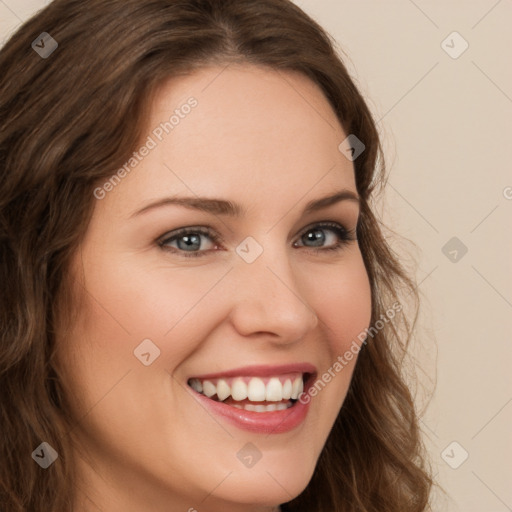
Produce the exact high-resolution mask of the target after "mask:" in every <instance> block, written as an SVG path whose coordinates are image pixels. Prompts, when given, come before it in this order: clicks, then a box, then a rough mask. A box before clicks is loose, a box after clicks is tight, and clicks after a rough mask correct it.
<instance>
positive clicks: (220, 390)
mask: <svg viewBox="0 0 512 512" xmlns="http://www.w3.org/2000/svg"><path fill="white" fill-rule="evenodd" d="M229 395H231V388H230V387H229V386H228V383H227V382H226V381H225V380H224V379H220V380H219V381H218V382H217V397H218V399H219V400H220V401H221V402H222V401H223V400H226V398H227V397H228V396H229Z"/></svg>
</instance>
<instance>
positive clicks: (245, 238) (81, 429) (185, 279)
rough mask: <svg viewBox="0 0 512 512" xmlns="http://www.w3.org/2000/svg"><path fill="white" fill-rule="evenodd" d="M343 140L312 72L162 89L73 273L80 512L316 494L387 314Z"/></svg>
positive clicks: (65, 359)
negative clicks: (364, 343) (362, 358)
mask: <svg viewBox="0 0 512 512" xmlns="http://www.w3.org/2000/svg"><path fill="white" fill-rule="evenodd" d="M185 105H188V106H185ZM171 116H173V117H171ZM134 122H135V120H134ZM166 122H167V124H165V123H166ZM347 135H348V134H347V133H344V132H343V130H342V128H341V127H340V125H339V123H338V121H337V118H336V116H335V114H334V112H333V111H332V110H331V108H330V106H329V104H328V102H327V100H326V99H325V98H324V96H323V94H322V92H321V91H320V89H319V88H318V87H317V86H315V85H314V84H313V83H312V82H310V81H309V80H308V79H307V78H305V77H303V76H302V75H297V74H292V73H283V72H277V71H272V70H267V69H263V68H259V67H254V66H249V65H247V66H235V65H230V66H228V67H227V68H223V67H210V68H204V69H202V70H200V71H196V72H194V73H192V74H190V75H188V76H183V77H180V78H175V79H173V80H171V81H169V82H168V83H166V84H164V86H163V87H162V89H161V90H160V91H159V94H158V95H157V96H156V97H155V101H154V103H153V108H152V114H151V119H150V125H149V127H148V130H147V132H146V136H145V137H144V139H143V140H142V142H141V145H140V146H141V149H140V151H138V155H137V156H134V160H133V161H131V164H135V161H136V162H137V165H136V166H134V167H133V168H132V167H131V165H130V163H128V165H127V166H126V168H125V169H124V172H122V171H120V172H119V173H118V175H117V178H116V179H112V180H111V182H110V185H109V184H107V185H105V182H103V183H100V184H99V187H100V188H99V189H96V191H95V195H96V197H97V198H98V199H97V200H96V204H95V210H94V214H93V218H92V221H91V223H90V226H89V228H88V231H87V234H86V237H85V239H84V241H83V243H82V245H81V247H80V249H79V250H78V251H77V253H76V257H75V259H74V260H73V266H72V271H73V276H74V278H75V284H76V283H81V284H80V285H79V286H78V289H79V290H81V292H82V294H83V296H84V299H85V304H84V307H83V309H81V310H80V311H79V320H78V321H77V322H76V323H75V324H74V326H73V329H72V330H71V331H69V332H68V333H66V334H63V335H62V336H61V339H60V340H59V357H60V361H61V363H62V365H63V371H65V372H66V375H67V378H68V386H69V392H70V396H71V397H73V403H74V406H73V407H74V410H73V411H71V412H72V414H73V416H74V418H75V424H76V427H75V429H74V430H73V431H72V433H73V436H74V437H75V438H76V439H77V440H78V441H79V444H80V452H81V455H80V466H79V469H80V472H81V475H82V483H81V485H80V489H81V490H82V493H81V494H80V495H81V497H82V498H81V499H82V501H81V502H80V505H79V508H78V509H77V510H89V508H90V509H91V510H97V509H96V508H95V506H96V507H99V509H101V510H111V511H117V510H123V511H132V510H133V511H135V510H137V511H140V510H155V511H157V510H162V511H166V512H167V511H175V510H176V511H187V510H191V511H192V510H197V511H199V512H201V511H206V510H207V511H223V512H228V511H232V510H233V511H235V510H236V511H241V510H251V511H256V510H258V511H259V510H266V509H267V507H270V506H272V505H276V504H278V503H284V502H286V501H289V500H291V499H292V498H293V497H295V496H297V495H298V494H299V493H300V492H301V491H302V490H303V489H304V488H305V486H306V485H307V483H308V482H309V480H310V478H311V476H312V474H313V470H314V468H315V464H316V462H317V459H318V457H319V455H320V452H321V450H322V447H323V445H324V443H325V441H326V439H327V436H328V434H329V431H330V429H331V427H332V425H333V423H334V420H335V418H336V416H337V414H338V412H339V410H340V408H341V405H342V403H343V400H344V398H345V396H346V393H347V389H348V387H349V383H350V379H351V376H352V373H353V369H354V365H355V361H356V357H354V358H352V359H351V360H350V361H348V360H346V359H345V358H344V359H343V360H344V361H345V363H346V364H343V365H340V364H338V365H336V364H335V363H336V362H337V361H338V362H339V359H338V356H341V357H343V355H344V353H345V352H346V351H348V350H349V349H350V347H351V346H352V347H354V340H355V341H356V342H357V344H358V345H359V344H360V342H359V341H357V336H358V335H359V334H360V333H361V331H363V330H364V329H365V328H366V327H368V325H369V322H370V314H371V307H370V304H371V300H370V287H369V281H368V276H367V273H366V270H365V267H364V264H363V260H362V256H361V252H360V249H359V246H358V243H357V241H356V240H353V239H352V238H353V237H354V236H355V233H354V231H355V228H356V225H357V220H358V214H359V204H358V201H357V191H356V186H355V179H354V169H353V164H352V162H351V161H350V160H349V159H348V158H347V157H346V156H345V155H344V154H342V153H341V152H340V150H339V149H338V146H339V145H340V143H341V142H342V141H343V140H344V139H345V138H346V137H347ZM148 137H149V138H148ZM143 145H144V147H145V148H146V149H142V146H143ZM138 149H139V148H138ZM352 352H356V351H354V350H352ZM340 366H342V368H341V369H340ZM325 372H328V373H329V375H330V378H328V377H329V375H328V376H327V377H325V378H324V379H322V375H323V374H324V373H325ZM306 379H307V381H306V383H305V386H306V387H308V386H310V385H312V384H314V383H315V381H316V382H317V381H318V380H323V383H322V384H323V385H317V388H318V389H319V391H318V393H317V394H316V396H313V397H311V398H310V400H309V403H307V404H306V405H304V404H303V403H301V402H302V401H303V402H307V401H308V400H302V401H290V396H291V397H293V396H295V397H297V393H299V392H300V389H301V386H302V385H303V380H306ZM326 381H328V382H326ZM194 388H195V389H194ZM201 389H202V392H200V391H201ZM212 393H213V394H212ZM206 395H211V396H210V398H208V397H207V396H206ZM247 395H248V397H247ZM226 397H227V398H226ZM221 399H224V403H221V402H220V400H221ZM290 405H291V407H290ZM268 406H270V407H268ZM85 495H86V496H87V497H86V496H85ZM92 503H94V504H95V505H94V506H93V505H92ZM88 507H89V508H88Z"/></svg>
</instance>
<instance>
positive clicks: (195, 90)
mask: <svg viewBox="0 0 512 512" xmlns="http://www.w3.org/2000/svg"><path fill="white" fill-rule="evenodd" d="M345 138H346V134H345V133H344V131H343V129H342V127H341V125H340V123H339V121H338V119H337V117H336V115H335V113H334V111H333V110H332V108H331V106H330V105H329V102H328V101H327V99H326V98H325V96H324V94H323V93H322V91H321V89H320V88H319V87H318V86H317V85H316V84H314V83H313V82H312V81H311V80H309V79H308V78H307V77H305V76H303V75H302V74H299V73H296V72H284V71H277V70H273V69H267V68H263V67H257V66H252V65H233V64H231V65H229V66H227V67H226V66H223V67H215V66H212V67H207V68H202V69H200V70H197V71H194V72H192V73H190V74H188V75H185V76H180V77H174V78H172V79H170V80H168V81H167V82H165V83H163V84H162V85H161V87H160V88H159V90H158V91H157V94H156V95H155V96H154V98H153V101H152V103H151V112H150V116H149V122H148V126H147V127H146V130H145V131H144V137H143V140H142V141H141V146H144V145H147V146H151V149H150V151H148V152H145V153H147V154H146V155H145V156H144V158H142V159H141V160H140V162H138V163H137V164H136V166H135V168H134V171H133V172H131V173H130V176H129V178H128V179H125V180H124V181H125V182H126V186H125V184H124V183H123V187H117V188H119V190H121V188H123V189H124V192H123V195H124V196H125V197H127V198H129V202H131V203H133V201H135V200H137V198H144V199H147V198H148V197H150V198H153V197H158V196H159V195H161V194H162V193H164V192H169V193H181V192H187V195H190V193H191V192H192V193H194V194H198V195H216V196H219V195H225V196H228V198H230V199H235V198H236V199H238V200H239V201H240V200H242V199H243V198H246V199H247V201H248V202H251V201H250V200H251V197H253V198H254V199H256V197H255V196H258V195H261V196H262V197H265V199H266V200H269V198H271V196H272V195H275V194H276V192H278V193H282V194H285V195H286V194H287V193H288V192H289V191H291V192H292V195H294V197H295V200H297V194H299V193H300V195H304V194H305V193H307V191H308V189H312V188H314V187H316V188H317V189H318V193H324V192H329V191H331V190H332V189H333V188H334V187H335V188H337V189H339V188H342V187H345V188H352V189H353V190H355V180H354V172H353V166H352V162H350V161H349V160H348V159H347V158H345V157H344V156H343V155H342V154H341V153H340V151H339V149H338V146H339V144H340V143H341V142H342V141H343V140H344V139H345ZM116 192H117V191H116ZM260 199H261V197H260ZM276 199H277V198H276ZM283 199H285V197H283Z"/></svg>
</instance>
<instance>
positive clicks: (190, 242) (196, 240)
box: [178, 234, 201, 250]
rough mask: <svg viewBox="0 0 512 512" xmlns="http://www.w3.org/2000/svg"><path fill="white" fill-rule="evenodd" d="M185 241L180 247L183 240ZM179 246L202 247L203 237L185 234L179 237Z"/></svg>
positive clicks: (187, 247)
mask: <svg viewBox="0 0 512 512" xmlns="http://www.w3.org/2000/svg"><path fill="white" fill-rule="evenodd" d="M182 241H184V243H185V246H184V247H183V246H182V247H180V245H182V244H181V242H182ZM178 247H179V248H180V249H185V250H186V249H199V247H201V238H200V236H199V235H197V234H194V235H184V236H182V237H181V238H179V239H178Z"/></svg>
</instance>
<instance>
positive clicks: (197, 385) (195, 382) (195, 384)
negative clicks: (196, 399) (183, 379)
mask: <svg viewBox="0 0 512 512" xmlns="http://www.w3.org/2000/svg"><path fill="white" fill-rule="evenodd" d="M190 386H191V387H192V389H194V390H196V391H197V392H198V393H202V392H203V385H202V384H201V381H200V380H198V379H192V380H191V381H190Z"/></svg>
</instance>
